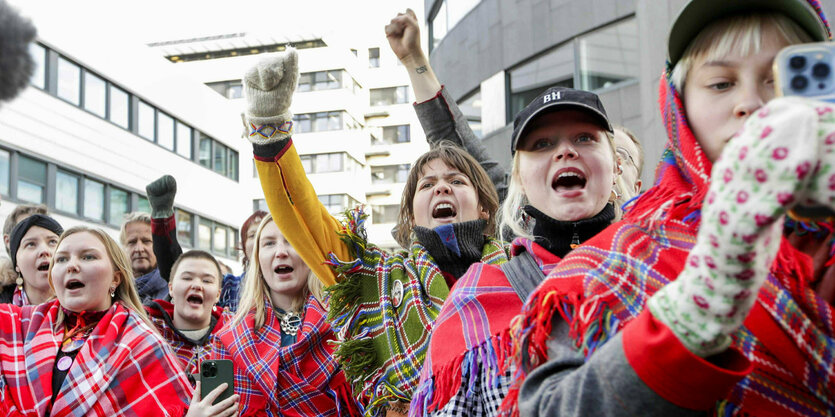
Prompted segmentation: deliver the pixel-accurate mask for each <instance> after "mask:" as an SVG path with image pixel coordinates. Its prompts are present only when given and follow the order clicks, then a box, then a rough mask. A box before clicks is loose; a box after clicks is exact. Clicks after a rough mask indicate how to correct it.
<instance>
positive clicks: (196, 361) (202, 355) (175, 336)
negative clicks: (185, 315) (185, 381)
mask: <svg viewBox="0 0 835 417" xmlns="http://www.w3.org/2000/svg"><path fill="white" fill-rule="evenodd" d="M154 303H155V304H151V305H146V306H145V311H147V312H148V315H149V316H151V321H152V322H153V323H154V324H155V325H156V326H157V330H159V333H160V334H161V335H162V338H163V339H165V341H166V342H168V344H169V345H170V346H171V349H173V350H174V354H176V355H177V359H178V360H179V363H180V366H181V367H182V368H183V369H184V370H185V371H186V373H189V374H196V373H199V372H200V362H203V360H204V359H207V358H209V356H210V355H211V352H212V344H213V340H214V338H215V337H217V335H218V334H219V333H220V330H221V329H222V328H223V324H224V323H227V322H229V321H230V320H232V316H233V315H234V313H232V312H231V311H229V310H226V309H221V308H218V307H215V308H214V309H213V310H212V316H213V319H214V320H215V323H214V327H213V328H212V329H211V331H210V332H211V333H210V334H209V335H208V337H206V338H205V342H204V343H203V344H199V345H196V344H194V343H192V342H191V341H190V340H188V339H187V338H185V337H183V335H182V333H180V332H178V331H176V330H175V329H174V328H173V327H172V326H171V316H172V315H173V314H174V305H173V304H171V303H169V302H168V301H163V300H154Z"/></svg>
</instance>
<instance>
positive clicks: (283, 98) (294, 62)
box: [241, 48, 299, 145]
mask: <svg viewBox="0 0 835 417" xmlns="http://www.w3.org/2000/svg"><path fill="white" fill-rule="evenodd" d="M298 61H299V57H298V54H297V53H296V50H295V49H293V48H288V49H287V50H286V51H285V52H283V53H277V54H272V55H270V56H269V57H267V58H265V59H263V60H261V61H259V62H258V63H257V64H255V66H254V67H252V68H250V69H249V70H248V71H247V72H246V74H244V78H243V84H244V95H245V96H246V111H245V112H244V114H242V115H241V116H242V118H243V121H244V137H246V138H248V139H249V141H250V142H252V143H254V144H256V145H266V144H269V143H273V142H278V141H280V140H283V139H286V138H289V137H290V135H291V134H292V131H293V113H291V112H290V102H291V101H292V98H293V91H295V90H296V84H297V83H298V80H299V65H298Z"/></svg>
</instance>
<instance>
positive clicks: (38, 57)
mask: <svg viewBox="0 0 835 417" xmlns="http://www.w3.org/2000/svg"><path fill="white" fill-rule="evenodd" d="M29 55H32V61H34V64H35V71H33V72H32V79H31V80H30V82H31V83H32V85H34V86H35V87H38V88H40V89H44V88H46V48H44V47H43V46H40V45H38V44H36V43H34V42H32V43H30V44H29Z"/></svg>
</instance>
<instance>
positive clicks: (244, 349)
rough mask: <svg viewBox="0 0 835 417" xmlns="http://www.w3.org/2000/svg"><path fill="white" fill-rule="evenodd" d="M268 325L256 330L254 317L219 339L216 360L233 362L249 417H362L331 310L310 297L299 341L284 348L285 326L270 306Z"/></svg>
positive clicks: (242, 409)
mask: <svg viewBox="0 0 835 417" xmlns="http://www.w3.org/2000/svg"><path fill="white" fill-rule="evenodd" d="M265 309H266V317H265V320H264V325H263V326H262V327H261V329H259V330H258V331H255V330H254V323H255V321H254V317H255V315H254V313H253V312H250V313H249V314H248V315H247V316H246V318H245V319H244V320H243V321H242V322H241V323H239V324H238V325H236V326H234V327H231V328H230V327H226V328H224V329H223V330H221V332H220V334H219V335H218V336H217V337H216V338H215V339H214V340H215V344H214V346H213V352H212V358H213V359H230V360H232V362H233V364H234V368H235V393H236V394H238V395H240V396H241V399H240V401H239V403H240V407H239V410H240V415H241V416H242V417H244V416H256V415H257V416H358V415H360V414H361V409H360V406H359V405H358V404H357V403H356V401H355V400H354V398H353V394H352V393H351V390H350V386H349V384H348V382H347V381H346V380H345V377H344V375H343V374H342V371H341V369H340V368H339V366H338V365H337V363H336V361H335V360H334V359H333V356H332V355H331V352H332V350H333V347H332V345H331V344H330V342H331V341H332V340H333V339H334V336H333V331H332V330H331V328H330V326H329V325H328V324H327V320H326V312H325V310H324V308H323V307H322V306H321V305H320V304H319V302H318V301H317V300H316V299H315V298H313V297H310V299H309V300H308V302H307V307H306V309H305V314H304V321H303V324H302V326H301V328H300V329H299V332H298V336H297V340H298V341H297V342H296V343H295V344H293V345H291V346H285V347H282V346H281V327H280V325H279V319H278V318H277V317H276V316H275V313H274V311H273V308H272V306H271V305H270V303H269V302H266V307H265Z"/></svg>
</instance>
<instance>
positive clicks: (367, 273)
mask: <svg viewBox="0 0 835 417" xmlns="http://www.w3.org/2000/svg"><path fill="white" fill-rule="evenodd" d="M346 217H347V220H346V223H345V228H344V230H343V231H342V234H343V237H344V241H345V242H346V245H347V246H348V247H349V248H353V251H352V254H353V255H354V256H355V257H354V258H352V259H349V260H345V261H343V260H339V259H335V258H333V257H332V258H331V260H330V262H329V264H330V265H331V266H332V267H333V268H334V270H335V271H336V273H337V274H338V275H339V279H338V281H339V282H338V283H337V284H336V285H334V286H331V287H329V288H328V291H329V293H330V316H329V317H330V320H331V322H332V324H333V327H334V331H335V332H336V333H337V335H338V336H339V347H338V349H337V350H336V352H335V356H336V357H337V360H339V362H340V364H342V365H343V369H344V370H345V374H346V376H347V377H348V380H349V381H352V383H353V384H354V392H355V394H356V395H358V396H359V397H360V399H361V401H363V403H365V404H368V405H367V408H366V415H374V414H375V413H376V412H377V411H379V410H380V409H381V407H384V406H385V405H386V404H387V403H388V402H389V401H404V402H409V401H411V398H412V394H413V392H414V390H415V388H416V387H417V385H418V382H419V379H420V369H421V367H422V366H423V362H424V359H425V357H426V352H427V348H428V347H429V336H430V334H431V330H432V328H433V325H434V322H435V319H436V318H437V317H438V314H439V313H440V311H441V306H442V305H443V303H444V300H446V297H447V295H448V294H449V287H448V286H447V284H446V281H445V280H444V276H443V274H442V272H441V271H440V269H439V268H438V266H437V264H436V263H435V261H434V260H433V259H432V256H431V255H430V254H429V252H428V251H427V250H426V248H425V247H423V246H422V245H421V244H420V243H419V242H415V243H413V244H412V246H411V248H410V250H409V251H405V250H402V251H398V252H396V253H388V252H385V251H383V250H381V249H379V248H378V247H376V246H374V245H372V244H369V243H368V242H367V240H366V235H365V226H364V220H365V215H364V214H362V213H361V211H359V210H354V211H352V212H349V213H347V216H346ZM481 259H482V262H484V263H486V264H499V263H502V262H505V261H506V260H507V252H506V251H505V247H504V245H503V244H501V243H500V242H498V241H496V240H494V239H488V240H487V242H486V243H485V245H484V249H483V251H482V258H481ZM395 281H400V283H402V286H403V297H402V301H401V302H400V304H398V306H397V307H395V306H394V303H393V299H392V288H393V286H394V282H395Z"/></svg>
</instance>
